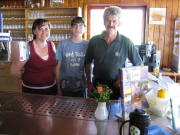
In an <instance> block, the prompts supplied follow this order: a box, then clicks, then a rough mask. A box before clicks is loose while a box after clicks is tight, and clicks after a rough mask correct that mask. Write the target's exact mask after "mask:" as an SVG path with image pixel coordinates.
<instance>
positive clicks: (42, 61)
mask: <svg viewBox="0 0 180 135" xmlns="http://www.w3.org/2000/svg"><path fill="white" fill-rule="evenodd" d="M32 33H33V36H34V38H33V40H32V41H30V42H29V47H28V48H29V59H28V60H25V61H13V62H12V65H11V73H12V75H14V76H16V77H17V78H20V79H22V91H23V92H27V93H35V94H50V95H56V92H57V88H56V81H55V67H56V59H55V45H54V43H53V42H50V41H48V40H47V39H48V38H49V36H50V22H49V21H48V20H45V19H36V20H35V21H34V23H33V26H32ZM23 69H24V72H22V70H23Z"/></svg>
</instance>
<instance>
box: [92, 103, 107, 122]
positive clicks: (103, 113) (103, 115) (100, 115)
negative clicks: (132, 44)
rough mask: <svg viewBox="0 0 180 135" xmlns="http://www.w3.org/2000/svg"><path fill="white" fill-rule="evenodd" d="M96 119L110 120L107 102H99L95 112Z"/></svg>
mask: <svg viewBox="0 0 180 135" xmlns="http://www.w3.org/2000/svg"><path fill="white" fill-rule="evenodd" d="M95 118H96V119H97V120H106V119H107V118H108V110H107V107H106V102H98V106H97V108H96V111H95Z"/></svg>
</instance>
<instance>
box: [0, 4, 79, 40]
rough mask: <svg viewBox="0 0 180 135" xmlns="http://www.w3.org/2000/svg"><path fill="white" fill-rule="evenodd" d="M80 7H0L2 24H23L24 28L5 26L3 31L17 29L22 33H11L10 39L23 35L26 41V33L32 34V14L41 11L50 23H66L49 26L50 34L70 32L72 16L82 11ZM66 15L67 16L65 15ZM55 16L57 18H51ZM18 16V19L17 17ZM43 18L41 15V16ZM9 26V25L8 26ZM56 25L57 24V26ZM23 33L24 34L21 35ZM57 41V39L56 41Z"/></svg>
mask: <svg viewBox="0 0 180 135" xmlns="http://www.w3.org/2000/svg"><path fill="white" fill-rule="evenodd" d="M80 10H81V9H80V8H63V7H45V8H0V12H2V14H3V17H4V18H5V19H3V24H4V25H19V24H20V25H24V28H17V29H15V28H13V27H14V26H12V28H10V29H9V28H8V29H7V28H5V29H4V31H8V30H11V32H13V31H14V32H15V31H17V32H18V33H22V32H23V31H25V32H24V33H22V34H14V33H13V34H11V36H12V39H18V38H21V37H22V36H23V37H25V39H26V41H28V35H29V34H32V30H31V28H29V25H30V26H31V25H32V24H33V22H34V20H35V18H33V19H32V18H29V17H35V16H34V15H37V14H36V12H37V13H40V14H41V13H42V14H43V15H44V18H46V19H48V20H49V21H50V22H51V24H52V25H56V24H57V25H61V24H68V26H67V27H66V28H53V27H52V28H51V34H71V30H70V28H69V26H70V23H71V20H72V19H73V17H74V16H77V15H79V13H82V12H81V11H80ZM67 16H68V17H67ZM53 17H57V18H53ZM19 18H20V19H19ZM36 18H41V15H39V16H38V15H37V16H36ZM42 18H43V17H42ZM10 27H11V26H10ZM31 27H32V26H31ZM57 27H58V26H57ZM23 34H24V35H23ZM58 42H59V41H58Z"/></svg>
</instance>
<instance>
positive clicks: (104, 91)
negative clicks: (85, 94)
mask: <svg viewBox="0 0 180 135" xmlns="http://www.w3.org/2000/svg"><path fill="white" fill-rule="evenodd" d="M111 94H112V90H111V89H110V88H109V87H108V86H107V85H106V84H99V83H98V85H97V87H96V89H94V90H93V91H92V92H91V96H92V97H93V98H95V99H96V101H97V102H110V95H111Z"/></svg>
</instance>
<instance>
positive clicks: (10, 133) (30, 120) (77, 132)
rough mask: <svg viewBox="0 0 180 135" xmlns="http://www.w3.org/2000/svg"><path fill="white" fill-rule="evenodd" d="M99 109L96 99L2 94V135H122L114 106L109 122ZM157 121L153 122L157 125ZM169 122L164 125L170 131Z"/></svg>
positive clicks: (0, 111)
mask: <svg viewBox="0 0 180 135" xmlns="http://www.w3.org/2000/svg"><path fill="white" fill-rule="evenodd" d="M117 103H118V102H116V101H115V102H112V103H111V104H117ZM96 106H97V103H96V102H95V101H94V100H92V99H84V98H71V97H60V96H46V95H33V94H23V93H15V92H10V93H7V92H0V134H5V135H6V134H7V135H119V126H120V122H119V121H118V120H117V119H116V120H115V119H114V118H115V117H113V116H114V114H113V111H114V110H113V109H112V108H111V107H110V108H111V109H109V118H108V120H106V121H97V120H95V118H94V112H95V109H96ZM119 110H120V109H119ZM161 119H162V118H158V121H161ZM154 122H155V123H154ZM156 122H157V121H154V120H152V124H153V125H154V124H155V125H157V124H156ZM167 123H169V122H168V121H166V120H165V121H163V123H162V126H163V128H164V129H165V130H166V131H168V132H169V130H168V129H167V126H166V124H167ZM160 127H161V126H160ZM126 133H127V132H126Z"/></svg>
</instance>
